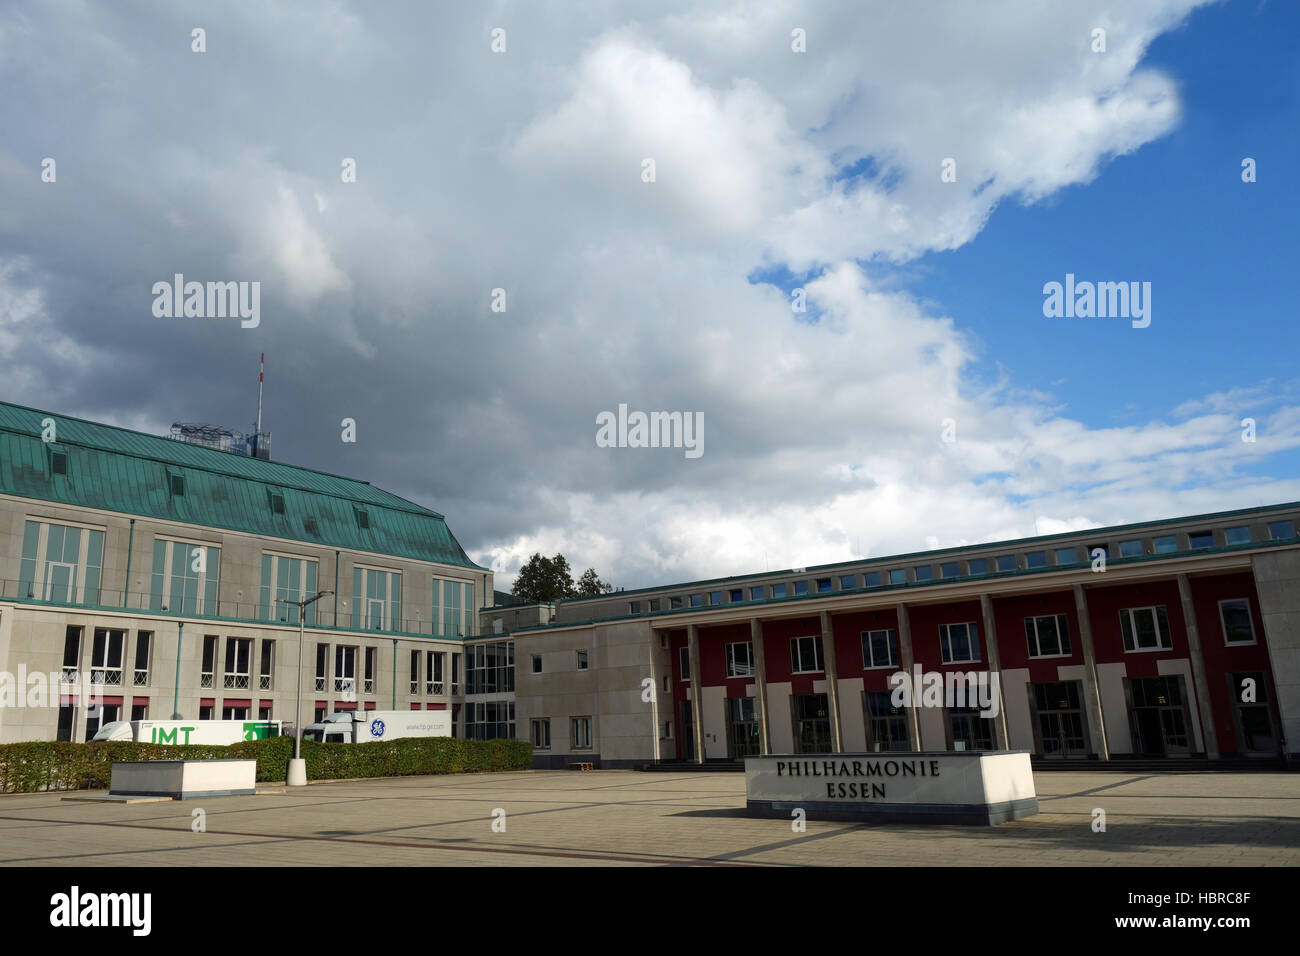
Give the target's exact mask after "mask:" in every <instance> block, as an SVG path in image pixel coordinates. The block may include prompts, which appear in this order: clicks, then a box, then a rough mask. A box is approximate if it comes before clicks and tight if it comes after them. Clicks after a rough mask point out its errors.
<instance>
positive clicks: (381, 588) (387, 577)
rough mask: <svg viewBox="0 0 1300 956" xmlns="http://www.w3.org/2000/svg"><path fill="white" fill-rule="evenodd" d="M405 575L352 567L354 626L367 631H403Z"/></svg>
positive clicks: (356, 628)
mask: <svg viewBox="0 0 1300 956" xmlns="http://www.w3.org/2000/svg"><path fill="white" fill-rule="evenodd" d="M401 623H402V576H401V575H400V574H399V573H397V572H396V571H380V570H377V569H375V568H353V569H352V627H353V628H354V629H355V630H362V629H365V630H367V631H400V630H401Z"/></svg>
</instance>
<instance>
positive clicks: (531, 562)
mask: <svg viewBox="0 0 1300 956" xmlns="http://www.w3.org/2000/svg"><path fill="white" fill-rule="evenodd" d="M510 593H511V594H513V595H514V596H515V597H517V598H521V599H522V600H525V601H529V602H533V601H558V600H560V598H566V597H573V596H574V594H575V593H577V592H576V588H575V587H574V585H573V574H572V572H571V571H570V570H569V561H568V559H567V558H565V556H564V555H562V554H557V555H556V556H555V557H553V558H544V557H542V555H541V554H540V553H538V552H533V556H532V557H531V558H529V559H528V561H527V562H526V563H525V564H524V566H523V567H522V568H520V569H519V575H518V577H516V578H515V584H514V587H512V588H511V589H510Z"/></svg>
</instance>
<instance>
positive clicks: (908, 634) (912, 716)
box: [895, 604, 921, 751]
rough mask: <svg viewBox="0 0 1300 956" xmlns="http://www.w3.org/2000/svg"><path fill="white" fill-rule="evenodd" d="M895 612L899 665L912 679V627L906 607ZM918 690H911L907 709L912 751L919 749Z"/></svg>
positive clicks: (908, 732) (898, 608)
mask: <svg viewBox="0 0 1300 956" xmlns="http://www.w3.org/2000/svg"><path fill="white" fill-rule="evenodd" d="M895 610H896V611H897V613H898V656H899V663H900V664H902V665H903V673H905V674H907V676H908V679H909V680H911V677H912V664H913V661H914V660H915V658H914V657H913V656H912V625H911V622H910V620H909V619H908V616H907V605H906V604H899V605H897V606H896V608H895ZM919 690H920V689H919V688H913V689H912V696H913V700H912V704H911V706H910V707H908V708H907V736H908V739H909V741H910V742H911V744H912V750H913V751H918V750H920V749H921V720H920V716H919V712H918V707H919V700H918V699H917V698H918V697H919Z"/></svg>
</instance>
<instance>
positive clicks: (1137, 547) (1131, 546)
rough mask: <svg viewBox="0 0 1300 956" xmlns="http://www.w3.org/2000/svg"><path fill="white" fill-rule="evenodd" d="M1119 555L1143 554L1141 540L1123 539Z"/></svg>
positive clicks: (1124, 556) (1132, 556)
mask: <svg viewBox="0 0 1300 956" xmlns="http://www.w3.org/2000/svg"><path fill="white" fill-rule="evenodd" d="M1119 555H1120V557H1121V558H1139V557H1141V556H1142V542H1141V541H1121V542H1120V543H1119Z"/></svg>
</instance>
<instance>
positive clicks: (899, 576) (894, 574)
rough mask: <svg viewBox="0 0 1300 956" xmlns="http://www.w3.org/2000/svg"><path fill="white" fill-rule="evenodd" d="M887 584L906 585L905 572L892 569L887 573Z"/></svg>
mask: <svg viewBox="0 0 1300 956" xmlns="http://www.w3.org/2000/svg"><path fill="white" fill-rule="evenodd" d="M889 583H890V584H906V583H907V571H906V570H905V569H903V568H894V569H893V570H892V571H890V572H889Z"/></svg>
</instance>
